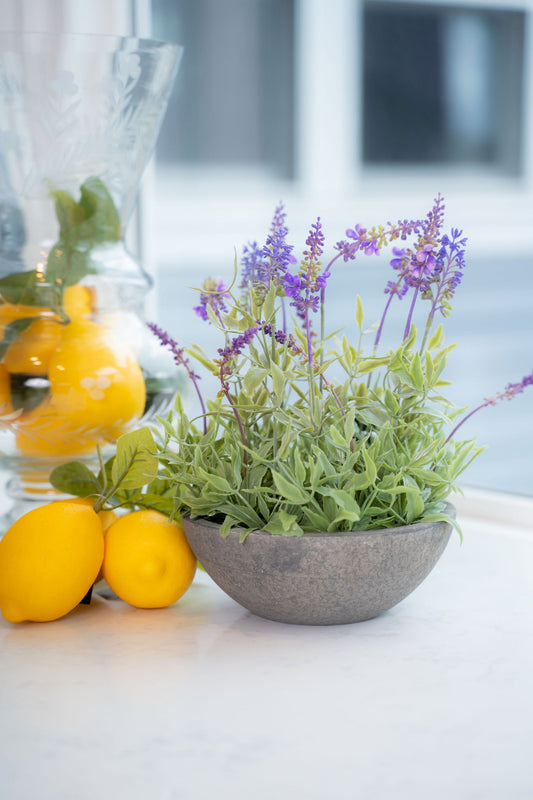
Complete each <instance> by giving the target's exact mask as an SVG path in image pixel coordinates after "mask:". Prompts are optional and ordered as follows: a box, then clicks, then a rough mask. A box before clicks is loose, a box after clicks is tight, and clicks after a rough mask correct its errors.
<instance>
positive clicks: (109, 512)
mask: <svg viewBox="0 0 533 800" xmlns="http://www.w3.org/2000/svg"><path fill="white" fill-rule="evenodd" d="M72 502H73V503H81V504H82V505H86V506H89V508H92V507H93V506H94V503H95V501H94V500H91V498H90V497H75V498H73V500H72ZM97 514H98V519H99V520H100V522H101V523H102V530H103V532H104V539H105V535H106V532H107V529H108V528H109V526H110V525H112V524H113V523H114V522H116V521H117V519H119V515H118V514H117V513H116V511H113V509H112V508H102V509H100V511H98V512H97ZM103 577H104V572H103V569H102V567H100V571H99V572H98V575H97V576H96V578H95V580H94V582H95V583H98V582H99V581H101V580H102V579H103Z"/></svg>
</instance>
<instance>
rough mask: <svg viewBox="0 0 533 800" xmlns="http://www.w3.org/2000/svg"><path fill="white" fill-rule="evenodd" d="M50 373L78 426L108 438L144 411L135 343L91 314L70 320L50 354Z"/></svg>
mask: <svg viewBox="0 0 533 800" xmlns="http://www.w3.org/2000/svg"><path fill="white" fill-rule="evenodd" d="M48 378H49V381H50V392H51V395H52V399H53V402H54V406H55V408H56V409H57V410H58V412H59V413H60V415H61V416H63V417H65V418H66V419H68V420H70V421H71V422H72V423H73V424H74V425H75V426H80V425H85V426H88V427H89V428H93V429H95V431H96V432H98V433H99V434H101V435H102V436H106V437H108V438H117V437H118V436H120V434H121V433H123V432H124V431H126V430H128V428H129V427H131V425H132V424H133V423H135V422H136V421H137V420H138V419H139V417H140V416H141V414H142V413H143V411H144V405H145V401H146V388H145V383H144V378H143V374H142V371H141V368H140V367H139V364H138V363H137V360H136V359H135V357H134V355H133V353H132V352H131V351H130V349H129V348H128V347H127V346H126V345H124V344H123V343H121V342H119V341H118V340H116V339H114V338H113V336H112V335H111V334H110V333H109V331H107V330H106V329H105V328H104V327H103V326H101V325H97V324H96V323H94V322H90V321H88V320H84V321H74V322H72V323H70V324H69V325H66V326H65V330H64V334H63V339H62V342H61V344H60V345H59V347H57V348H56V349H55V351H54V353H53V355H52V357H51V358H50V362H49V369H48Z"/></svg>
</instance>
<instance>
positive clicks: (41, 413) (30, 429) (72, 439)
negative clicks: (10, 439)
mask: <svg viewBox="0 0 533 800" xmlns="http://www.w3.org/2000/svg"><path fill="white" fill-rule="evenodd" d="M13 428H14V429H15V431H16V435H15V444H16V446H17V448H18V450H19V451H20V452H21V453H23V454H24V455H25V456H34V457H39V456H82V455H87V454H89V453H92V452H95V451H96V444H97V442H96V439H95V438H94V437H92V436H91V435H90V431H87V426H86V425H84V424H82V423H80V424H76V422H75V421H73V420H72V419H69V418H67V417H65V416H64V414H63V412H62V410H61V408H57V407H56V405H55V403H54V398H53V397H52V398H49V399H48V400H45V401H44V402H43V403H41V404H40V405H38V406H37V408H35V409H33V410H32V411H28V413H27V414H23V415H22V416H21V417H19V418H18V419H17V420H15V422H14V423H13Z"/></svg>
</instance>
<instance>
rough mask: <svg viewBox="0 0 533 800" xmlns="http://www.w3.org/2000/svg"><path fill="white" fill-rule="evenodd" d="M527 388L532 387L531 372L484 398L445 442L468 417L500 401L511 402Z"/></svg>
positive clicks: (449, 437)
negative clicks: (501, 390)
mask: <svg viewBox="0 0 533 800" xmlns="http://www.w3.org/2000/svg"><path fill="white" fill-rule="evenodd" d="M528 386H533V371H532V372H530V373H529V375H525V376H524V377H523V378H522V380H521V381H518V383H508V384H507V386H506V387H505V389H504V390H503V392H498V393H497V394H495V395H493V396H492V397H486V398H485V399H484V401H483V402H482V403H480V405H478V406H476V408H474V409H473V410H472V411H470V412H469V413H468V414H466V415H465V416H464V417H463V418H462V419H461V420H460V421H459V422H458V423H457V425H456V426H455V428H454V429H453V430H452V431H451V433H450V434H449V435H448V437H447V439H446V441H447V442H449V441H450V439H451V438H452V437H453V436H454V435H455V434H456V433H457V431H458V430H459V428H460V427H461V426H462V425H464V423H465V422H466V421H467V419H470V417H472V416H473V415H474V414H477V412H478V411H481V409H482V408H487V406H495V405H497V404H498V403H500V402H501V401H502V400H512V399H513V397H516V395H517V394H521V393H522V392H523V391H524V389H526V388H527V387H528Z"/></svg>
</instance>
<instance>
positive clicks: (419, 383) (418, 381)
mask: <svg viewBox="0 0 533 800" xmlns="http://www.w3.org/2000/svg"><path fill="white" fill-rule="evenodd" d="M409 373H410V375H411V377H412V379H413V381H414V384H415V387H416V388H417V389H418V390H419V391H422V390H423V388H424V385H425V382H426V381H425V377H424V373H423V372H422V366H421V363H420V355H419V354H418V353H415V357H414V358H413V361H412V364H411V368H410V370H409Z"/></svg>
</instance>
